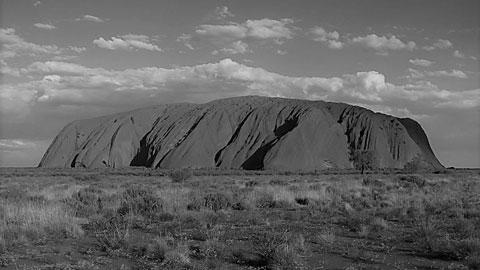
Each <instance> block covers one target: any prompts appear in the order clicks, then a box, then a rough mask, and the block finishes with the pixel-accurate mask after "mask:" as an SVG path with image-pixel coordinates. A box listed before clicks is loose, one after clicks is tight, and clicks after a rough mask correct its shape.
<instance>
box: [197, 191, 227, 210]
mask: <svg viewBox="0 0 480 270" xmlns="http://www.w3.org/2000/svg"><path fill="white" fill-rule="evenodd" d="M203 201H204V206H205V208H207V209H210V210H213V211H215V212H216V211H219V210H222V209H227V208H229V207H231V205H232V203H231V199H230V198H229V197H228V196H227V195H225V194H223V193H220V192H216V193H209V194H207V195H205V197H203Z"/></svg>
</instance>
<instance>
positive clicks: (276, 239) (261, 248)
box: [253, 231, 306, 269]
mask: <svg viewBox="0 0 480 270" xmlns="http://www.w3.org/2000/svg"><path fill="white" fill-rule="evenodd" d="M253 249H254V251H255V253H256V254H257V255H258V256H259V258H260V262H261V263H259V264H260V265H262V264H263V265H264V266H266V267H267V269H298V268H300V267H301V266H302V265H303V259H302V257H301V256H300V255H301V254H302V253H303V252H305V250H306V248H305V242H304V238H303V236H302V235H296V234H292V233H289V232H286V231H285V232H280V233H278V232H263V233H260V234H258V235H255V236H254V240H253Z"/></svg>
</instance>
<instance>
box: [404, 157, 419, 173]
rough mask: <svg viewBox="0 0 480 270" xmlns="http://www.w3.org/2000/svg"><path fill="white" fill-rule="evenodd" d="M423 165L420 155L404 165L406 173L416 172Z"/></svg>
mask: <svg viewBox="0 0 480 270" xmlns="http://www.w3.org/2000/svg"><path fill="white" fill-rule="evenodd" d="M421 167H422V160H421V158H420V157H418V156H416V157H414V158H413V159H412V160H410V161H409V162H407V163H405V165H404V166H403V171H404V172H406V173H416V172H418V171H419V170H420V169H421Z"/></svg>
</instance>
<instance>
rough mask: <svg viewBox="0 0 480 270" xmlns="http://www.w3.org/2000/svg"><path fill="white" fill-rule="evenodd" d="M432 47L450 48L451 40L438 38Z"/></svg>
mask: <svg viewBox="0 0 480 270" xmlns="http://www.w3.org/2000/svg"><path fill="white" fill-rule="evenodd" d="M433 46H434V47H436V48H439V49H447V48H451V47H452V46H453V44H452V42H450V40H447V39H439V40H437V42H435V43H434V44H433Z"/></svg>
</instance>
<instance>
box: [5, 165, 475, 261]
mask: <svg viewBox="0 0 480 270" xmlns="http://www.w3.org/2000/svg"><path fill="white" fill-rule="evenodd" d="M216 174H220V173H218V172H216ZM0 180H1V182H0V202H1V204H0V205H1V206H0V255H1V256H0V264H3V265H5V266H9V265H16V267H18V265H22V263H23V265H24V268H26V269H28V268H29V267H31V268H32V269H39V268H40V269H42V267H43V268H45V269H50V268H55V267H57V268H61V267H64V266H65V267H67V266H68V267H70V268H74V269H95V268H96V269H103V268H105V267H106V265H112V264H114V263H119V265H117V266H110V267H114V268H121V267H123V268H124V269H129V268H130V269H152V268H158V269H321V268H323V269H346V268H348V269H373V268H375V269H394V268H395V269H418V268H428V269H447V268H448V267H450V269H479V267H480V262H479V259H478V258H479V257H480V229H479V228H480V197H479V194H480V182H479V174H478V173H477V172H469V173H465V172H461V173H450V174H423V175H419V174H384V173H382V174H371V175H355V174H339V175H335V174H327V175H317V174H302V175H301V174H291V175H275V174H270V175H254V174H248V175H241V174H238V175H221V174H220V175H212V176H209V175H201V176H194V175H192V172H175V173H165V174H159V173H157V172H152V171H149V170H144V171H138V170H133V171H131V172H129V171H120V172H119V171H107V172H104V171H86V170H63V171H59V170H51V171H48V170H41V171H39V172H38V173H37V176H35V174H34V173H32V172H31V171H28V170H26V171H25V172H24V173H23V174H22V172H21V171H18V170H15V171H13V172H12V171H4V172H2V175H1V178H0ZM59 239H60V240H59ZM62 239H63V240H62ZM54 240H55V241H57V242H55V243H53V242H52V241H54ZM58 241H60V242H58ZM58 244H61V245H65V246H66V248H65V249H66V250H68V253H65V254H63V253H62V252H61V251H59V252H50V253H49V252H48V250H49V248H51V247H52V246H53V245H58ZM45 250H47V251H45ZM36 252H37V253H40V255H39V254H37V255H35V256H33V255H30V256H31V257H29V256H27V255H26V254H31V253H36ZM35 267H36V268H35ZM68 267H67V268H68Z"/></svg>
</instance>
